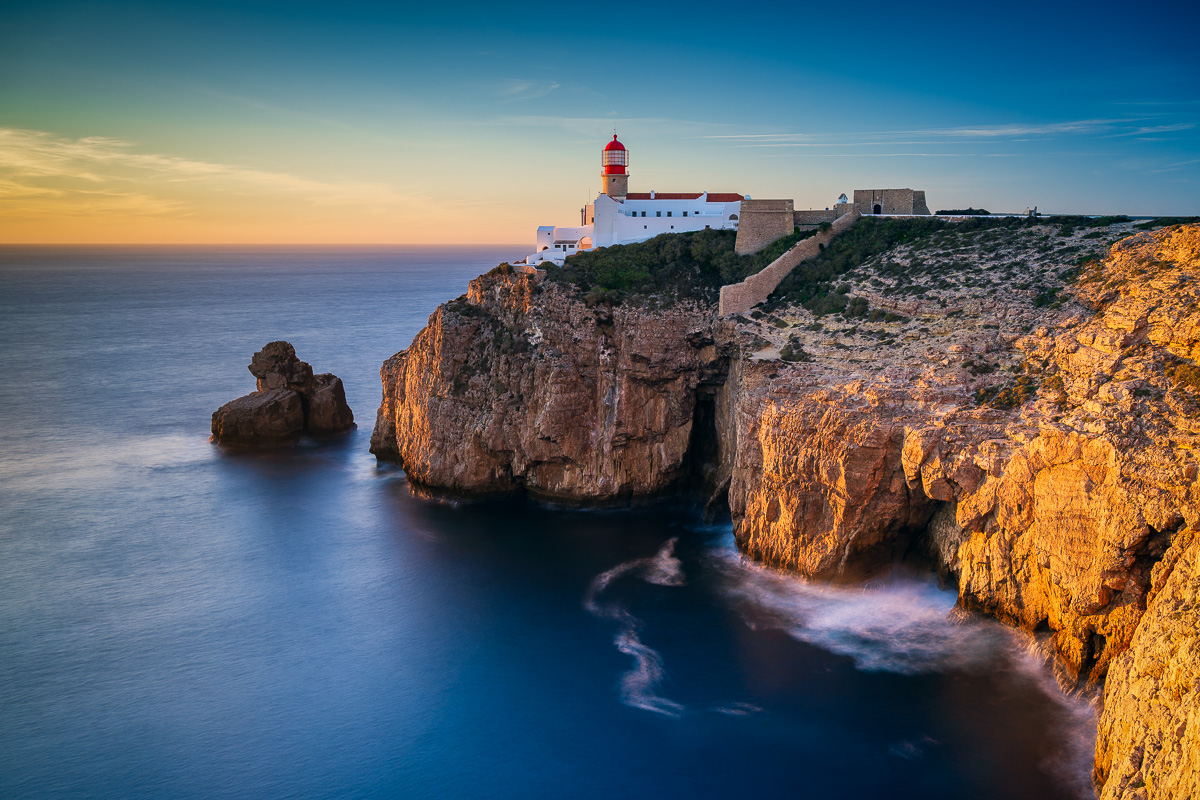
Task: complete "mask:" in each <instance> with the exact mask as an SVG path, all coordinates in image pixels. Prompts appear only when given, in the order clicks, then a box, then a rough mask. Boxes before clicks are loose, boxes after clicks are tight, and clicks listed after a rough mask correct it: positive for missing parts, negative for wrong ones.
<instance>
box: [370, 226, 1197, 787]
mask: <svg viewBox="0 0 1200 800" xmlns="http://www.w3.org/2000/svg"><path fill="white" fill-rule="evenodd" d="M871 224H875V223H873V222H872V223H871ZM920 224H921V225H923V226H924V227H922V228H920V229H919V232H918V233H916V234H913V235H907V234H905V235H901V236H898V237H893V239H887V242H889V244H888V247H887V249H886V250H882V251H878V252H874V253H872V252H870V251H869V250H863V251H862V253H865V254H860V255H859V256H857V257H856V260H854V261H853V262H847V263H846V266H845V267H839V269H841V270H842V272H840V273H839V275H840V277H839V278H838V280H839V281H840V284H839V285H837V286H836V287H834V286H832V285H828V286H827V285H824V284H822V285H819V286H818V285H813V284H810V285H803V284H801V283H797V281H796V280H794V279H792V278H789V279H788V280H787V281H785V282H784V283H783V284H782V285H781V286H780V288H779V289H778V290H777V291H776V294H774V295H772V297H771V299H770V301H769V302H768V303H767V304H766V306H764V307H763V309H762V310H759V311H757V312H755V313H754V315H753V318H745V317H735V318H733V319H728V318H720V317H717V316H716V315H715V313H714V309H713V308H712V307H711V306H709V305H705V304H703V303H699V302H697V303H692V304H667V305H666V306H665V307H660V308H654V307H653V306H654V304H655V302H654V301H653V300H652V301H649V302H641V303H637V304H635V303H629V302H627V303H624V304H621V305H617V306H613V307H609V306H607V305H588V304H586V303H585V302H583V301H582V300H581V299H580V295H581V293H580V292H578V291H575V290H571V289H568V288H564V287H562V286H558V285H553V284H550V283H548V282H539V280H538V278H537V277H536V276H528V275H526V276H513V275H503V274H494V275H489V276H484V277H483V278H480V279H477V280H476V281H474V282H472V284H471V287H470V291H469V292H468V294H467V295H466V296H465V297H463V298H460V299H459V300H457V301H454V302H452V303H448V304H446V305H444V306H442V307H441V308H439V309H438V311H437V312H435V313H434V315H433V316H432V317H431V318H430V323H429V325H428V326H427V328H426V329H425V330H424V331H422V332H421V333H420V334H419V335H418V336H417V338H416V339H415V340H414V341H413V344H412V345H411V346H410V347H409V348H408V349H407V350H405V351H403V352H401V353H399V354H397V355H396V356H394V357H393V358H392V359H390V360H389V361H388V362H386V363H385V365H384V367H383V370H382V377H383V383H384V400H383V403H382V405H381V407H380V411H379V417H378V420H377V422H376V427H375V433H374V435H373V437H372V449H373V452H375V453H376V454H377V455H379V456H380V457H383V458H391V459H395V460H399V461H400V462H401V463H402V464H403V465H404V468H405V470H406V472H407V473H408V474H409V477H410V479H411V480H412V481H413V482H414V483H415V484H416V485H418V486H422V487H426V488H431V489H438V490H448V491H454V492H470V493H484V492H506V491H513V490H518V489H524V490H526V491H529V492H532V493H534V494H536V495H539V496H544V497H552V498H560V499H569V500H574V501H583V502H595V501H605V500H614V499H619V498H628V497H636V496H646V495H651V494H655V493H659V492H662V491H663V490H665V489H667V488H669V487H672V486H674V485H678V484H679V483H680V482H681V481H683V480H685V479H691V480H696V479H700V478H702V479H703V480H705V481H706V482H707V483H708V485H709V486H710V487H713V486H716V487H720V489H721V492H720V494H721V495H723V496H724V497H725V499H727V501H728V504H729V508H730V510H731V512H732V516H733V521H734V533H735V537H736V539H737V542H738V544H739V546H740V547H741V548H742V550H743V551H744V552H746V553H747V554H748V555H750V556H752V557H754V558H757V559H760V560H762V561H764V562H767V563H771V564H775V565H778V566H780V567H784V568H787V569H791V570H795V571H797V572H800V573H802V574H805V575H809V576H818V577H823V578H834V579H841V580H846V579H851V578H853V577H855V576H858V575H859V574H862V573H867V572H870V571H871V570H873V569H875V568H877V567H879V566H880V565H881V564H884V563H886V562H888V561H889V560H891V559H892V558H894V557H895V556H897V555H898V554H901V553H905V552H912V551H914V550H916V551H921V552H924V553H926V554H927V555H928V557H929V558H930V559H931V560H932V561H933V563H934V564H935V566H936V567H937V569H938V570H939V572H940V573H941V574H942V575H944V576H945V577H946V578H947V579H950V580H955V581H956V582H957V584H958V587H959V595H960V603H961V605H963V606H964V607H966V608H969V609H973V610H977V611H980V612H983V613H987V614H990V615H993V616H996V617H998V618H1000V619H1002V620H1005V621H1006V622H1009V623H1010V624H1013V625H1017V626H1020V627H1023V628H1025V629H1028V630H1030V631H1044V632H1047V634H1048V635H1049V637H1050V641H1051V643H1052V645H1053V647H1054V650H1055V651H1056V652H1057V654H1058V656H1059V659H1058V660H1057V668H1058V671H1059V677H1060V679H1061V680H1062V681H1063V682H1065V683H1075V682H1078V683H1079V684H1080V685H1085V684H1090V685H1097V684H1099V683H1101V682H1102V681H1104V680H1105V677H1106V675H1107V676H1109V677H1108V681H1107V685H1106V689H1105V710H1104V711H1103V713H1102V714H1101V717H1100V738H1099V744H1098V747H1097V760H1096V778H1097V785H1098V786H1100V787H1102V789H1103V793H1104V797H1105V798H1109V797H1111V798H1134V797H1139V798H1147V800H1148V799H1149V798H1158V797H1164V798H1165V797H1187V796H1188V794H1187V792H1188V791H1189V790H1193V791H1194V788H1192V789H1189V787H1194V782H1195V771H1196V765H1195V763H1194V758H1195V756H1194V755H1192V753H1194V752H1195V750H1196V748H1195V746H1194V745H1195V737H1196V735H1197V733H1196V731H1197V728H1196V725H1197V724H1200V720H1197V718H1196V704H1195V703H1196V701H1195V697H1196V696H1197V694H1196V693H1197V692H1200V683H1197V674H1198V672H1200V643H1198V642H1197V639H1196V636H1195V631H1196V629H1197V625H1200V618H1198V615H1197V606H1196V593H1197V591H1200V584H1198V581H1197V573H1196V569H1197V567H1196V563H1197V551H1196V545H1195V544H1194V542H1195V541H1196V538H1195V532H1196V531H1197V530H1200V482H1198V481H1197V472H1198V466H1200V462H1198V459H1197V457H1196V454H1195V453H1196V448H1197V445H1200V422H1198V420H1200V411H1198V406H1197V401H1198V399H1200V369H1198V368H1197V366H1196V364H1195V361H1196V359H1197V358H1200V288H1198V287H1200V284H1197V283H1196V279H1197V278H1200V227H1198V226H1190V227H1175V228H1171V229H1167V230H1164V231H1159V232H1155V233H1148V232H1147V233H1139V232H1136V231H1135V230H1133V229H1132V225H1131V224H1129V223H1125V224H1119V225H1114V226H1108V227H1104V228H1102V229H1097V230H1094V231H1093V230H1090V229H1088V228H1083V229H1081V230H1076V229H1075V228H1073V227H1072V226H1070V225H1066V224H1064V225H1062V226H1061V227H1058V226H1055V227H1050V226H1034V227H1029V226H1024V227H1021V228H1011V226H1010V228H1011V229H1010V228H988V227H986V226H985V225H982V224H967V223H962V224H961V225H959V226H953V225H949V226H948V225H945V224H944V223H939V222H937V221H936V220H934V221H926V222H922V223H920ZM866 225H867V222H866V221H864V223H863V224H861V225H859V226H856V227H855V228H854V229H853V231H854V232H855V235H857V236H860V238H861V237H869V236H875V235H876V234H875V233H872V232H871V231H870V230H867V229H865V228H864V226H866ZM868 227H869V226H868ZM914 230H917V229H914ZM885 238H886V237H885ZM893 240H894V241H893ZM835 241H836V240H835ZM881 241H883V240H882V239H881ZM894 242H899V243H894ZM1110 244H1111V245H1112V246H1111V248H1110V247H1109V245H1110ZM825 255H826V256H828V257H829V258H835V257H837V256H836V255H831V254H830V253H829V252H827V253H826V254H825ZM1096 256H1101V257H1100V258H1096ZM826 266H827V265H826ZM835 289H836V291H835ZM725 487H728V488H727V491H726V490H725ZM1187 631H1190V632H1191V634H1190V636H1187V635H1183V634H1184V633H1185V632H1187ZM1181 722H1182V723H1184V724H1181ZM1189 781H1191V783H1189Z"/></svg>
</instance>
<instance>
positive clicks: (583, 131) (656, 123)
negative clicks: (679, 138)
mask: <svg viewBox="0 0 1200 800" xmlns="http://www.w3.org/2000/svg"><path fill="white" fill-rule="evenodd" d="M478 124H480V125H490V126H495V125H504V126H508V127H519V128H536V127H543V126H552V127H556V128H561V129H563V130H565V131H568V132H569V133H574V134H578V135H580V136H585V137H589V138H595V137H597V136H602V135H606V134H611V133H612V131H613V129H614V128H616V129H617V130H618V132H620V130H621V129H627V128H638V129H642V130H648V129H649V130H653V129H659V130H665V131H670V132H673V133H678V132H679V129H680V128H691V129H696V128H708V129H710V130H711V129H714V128H716V129H719V128H726V127H729V126H728V125H727V124H725V123H719V122H702V121H698V120H688V119H674V118H672V117H622V116H619V115H618V114H617V113H616V112H615V111H614V112H613V113H612V114H610V115H608V116H590V117H561V116H554V115H538V114H510V115H507V116H502V117H498V118H496V119H490V120H487V121H486V122H484V121H481V122H479V123H478ZM696 138H703V137H696Z"/></svg>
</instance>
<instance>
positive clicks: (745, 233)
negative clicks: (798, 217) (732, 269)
mask: <svg viewBox="0 0 1200 800" xmlns="http://www.w3.org/2000/svg"><path fill="white" fill-rule="evenodd" d="M795 229H796V224H795V222H794V221H793V209H792V201H791V200H743V201H742V210H741V212H740V213H739V215H738V233H737V241H736V242H735V243H734V246H733V251H734V252H735V253H737V254H738V255H739V256H748V255H750V254H752V253H757V252H758V251H759V250H762V249H763V248H764V247H766V246H767V245H769V244H770V243H771V242H774V241H776V240H777V239H782V238H783V237H784V236H788V235H790V234H791V233H792V231H794V230H795Z"/></svg>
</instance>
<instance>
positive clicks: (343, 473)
mask: <svg viewBox="0 0 1200 800" xmlns="http://www.w3.org/2000/svg"><path fill="white" fill-rule="evenodd" d="M527 249H528V248H527V247H522V246H520V245H514V246H488V247H462V246H455V247H449V246H448V247H386V248H385V247H378V248H367V247H359V248H334V247H302V248H301V247H294V248H283V247H232V246H229V247H199V246H197V247H165V246H164V247H151V246H146V247H95V246H92V247H25V246H4V247H0V375H2V376H3V381H2V382H0V452H2V453H3V456H2V457H0V796H3V797H5V798H130V799H132V798H246V797H253V798H413V799H414V800H416V799H418V798H421V799H423V798H564V797H569V798H605V800H608V799H609V798H617V797H620V798H650V797H655V798H663V797H671V798H675V797H696V798H700V797H720V798H730V797H760V798H772V797H781V798H782V797H788V798H797V797H800V798H804V797H811V798H826V797H837V798H884V797H886V798H928V797H959V798H971V799H972V800H986V799H987V798H997V799H999V798H1024V799H1025V800H1033V799H1035V798H1077V797H1088V796H1090V795H1091V789H1090V783H1089V781H1088V777H1087V776H1088V770H1089V768H1090V756H1091V747H1092V737H1093V736H1094V711H1093V708H1092V706H1091V705H1090V704H1089V703H1088V702H1087V701H1086V700H1085V699H1083V698H1078V697H1070V696H1065V695H1063V694H1062V693H1061V692H1060V691H1059V690H1058V688H1057V687H1056V685H1055V684H1054V681H1053V680H1052V679H1051V678H1050V676H1049V670H1048V667H1047V666H1046V665H1045V663H1043V660H1042V658H1041V657H1040V656H1039V655H1038V651H1037V649H1036V648H1035V647H1032V646H1031V645H1030V643H1029V642H1027V641H1026V640H1024V639H1023V638H1022V637H1021V636H1020V635H1018V634H1016V633H1014V632H1012V631H1009V630H1007V629H1005V628H1003V627H1002V626H1000V625H998V624H996V623H994V622H990V621H988V620H983V619H978V618H966V619H963V618H959V617H958V615H956V614H955V613H954V612H953V606H954V593H953V591H946V590H942V589H939V588H938V586H937V585H936V582H935V581H934V580H933V579H931V578H930V577H929V576H926V575H923V574H920V573H919V572H908V571H905V570H904V569H903V568H900V567H898V568H897V569H896V570H895V571H894V572H893V573H892V574H890V575H887V576H884V577H881V578H879V579H877V580H875V581H873V582H871V583H869V584H867V585H865V586H861V587H846V586H838V587H833V586H825V585H821V584H817V583H809V582H805V581H803V580H800V579H798V578H795V577H791V576H786V575H781V574H779V573H775V572H772V571H770V570H766V569H762V568H760V567H756V566H754V565H753V564H749V563H746V562H744V561H743V560H742V559H741V558H740V557H739V555H738V554H737V552H736V551H735V549H734V548H733V544H732V535H731V529H730V525H729V523H728V521H727V520H726V521H723V522H722V521H717V522H715V523H712V522H709V523H706V522H705V521H704V520H702V519H701V517H700V515H699V514H698V512H697V510H696V509H695V508H694V507H693V506H691V505H689V504H688V503H687V502H685V501H683V500H680V499H676V500H672V499H670V498H667V499H664V500H663V501H661V502H658V503H654V504H650V505H646V506H640V507H636V508H629V509H622V510H612V509H609V510H603V511H581V510H572V509H566V508H558V507H552V506H546V505H541V504H537V503H533V502H528V501H522V500H509V501H488V502H445V501H433V500H425V499H420V498H417V497H415V496H414V495H413V494H412V493H411V492H410V491H409V488H408V486H407V484H406V483H405V479H404V474H403V472H402V471H401V470H399V469H398V468H396V467H394V466H391V465H380V464H377V463H376V461H375V459H374V457H373V456H371V455H370V454H369V453H368V445H369V442H368V440H369V437H370V432H371V427H372V424H373V422H374V417H375V410H376V407H377V406H378V403H379V398H380V386H379V366H380V364H381V363H382V362H383V360H384V359H385V358H387V357H388V356H390V355H392V354H393V353H394V352H396V351H398V350H400V349H403V348H404V347H406V346H407V345H408V344H409V342H410V341H411V340H412V337H413V335H414V334H415V333H416V332H417V331H418V330H420V328H421V327H422V326H423V325H424V324H425V320H426V319H427V317H428V316H429V314H430V313H431V312H432V311H433V310H434V308H435V307H436V306H437V304H438V303H440V302H442V301H444V300H448V299H450V298H453V297H455V296H457V295H459V294H462V293H463V292H465V291H466V285H467V281H468V280H469V279H470V278H472V277H474V276H475V275H477V274H479V273H481V272H484V271H486V270H487V269H489V268H490V267H492V266H494V265H495V264H496V263H498V262H500V261H503V260H509V259H513V258H517V257H519V256H521V255H523V253H524V251H525V250H527ZM276 339H286V340H288V341H290V342H292V343H293V344H294V345H295V347H296V350H297V353H298V355H299V356H300V357H301V358H302V359H304V360H306V361H308V362H309V363H311V364H312V365H313V367H314V369H315V370H316V371H318V372H333V373H335V374H337V375H338V376H339V377H341V379H342V380H343V382H344V384H345V387H346V395H347V398H348V400H349V403H350V405H351V407H352V408H353V410H354V414H355V417H356V420H357V422H358V428H357V430H355V431H353V432H351V433H349V434H347V435H345V436H341V437H336V438H333V439H325V440H320V441H308V440H306V441H302V442H301V443H300V444H299V445H297V446H295V447H292V448H288V449H282V450H276V451H268V452H235V451H226V450H223V449H221V448H219V447H217V446H214V445H212V444H210V443H209V441H208V435H209V421H210V416H211V414H212V412H213V411H214V410H215V409H216V408H217V407H218V406H220V405H221V404H223V403H225V402H227V401H228V400H231V399H233V398H235V397H238V396H240V395H243V394H246V393H248V392H250V391H252V390H253V388H254V379H253V377H252V376H251V375H250V373H249V372H248V371H247V369H246V365H247V364H248V363H249V361H250V356H251V354H252V353H254V351H256V350H257V349H259V348H260V347H262V345H264V344H266V343H267V342H269V341H273V340H276Z"/></svg>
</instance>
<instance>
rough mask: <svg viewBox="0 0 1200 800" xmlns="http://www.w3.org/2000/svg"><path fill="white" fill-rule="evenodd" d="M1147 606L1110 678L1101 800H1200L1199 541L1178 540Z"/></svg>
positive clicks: (1101, 747) (1099, 755) (1191, 534)
mask: <svg viewBox="0 0 1200 800" xmlns="http://www.w3.org/2000/svg"><path fill="white" fill-rule="evenodd" d="M1149 598H1150V600H1149V604H1148V606H1147V608H1146V613H1145V614H1144V615H1143V616H1142V619H1141V622H1140V623H1139V624H1138V626H1137V629H1136V630H1135V631H1134V634H1133V639H1132V641H1131V642H1130V645H1129V649H1128V650H1126V651H1125V652H1124V653H1122V654H1121V655H1119V656H1118V657H1117V658H1115V659H1113V662H1112V664H1111V666H1110V667H1109V670H1108V680H1107V683H1106V685H1105V691H1104V713H1103V714H1102V715H1101V717H1100V732H1099V737H1098V741H1097V743H1096V779H1097V783H1098V784H1099V785H1102V786H1103V792H1102V794H1101V797H1102V798H1103V800H1135V798H1137V800H1146V799H1147V798H1154V797H1170V798H1194V797H1200V534H1197V532H1195V531H1187V532H1186V533H1183V534H1180V535H1179V536H1177V537H1176V541H1175V543H1174V544H1173V545H1172V546H1171V549H1170V550H1169V551H1167V553H1166V555H1165V556H1164V557H1163V560H1162V561H1161V562H1159V563H1158V564H1157V565H1156V566H1155V567H1154V570H1153V574H1152V576H1151V589H1150V595H1149Z"/></svg>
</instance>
